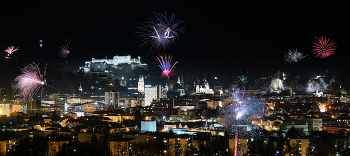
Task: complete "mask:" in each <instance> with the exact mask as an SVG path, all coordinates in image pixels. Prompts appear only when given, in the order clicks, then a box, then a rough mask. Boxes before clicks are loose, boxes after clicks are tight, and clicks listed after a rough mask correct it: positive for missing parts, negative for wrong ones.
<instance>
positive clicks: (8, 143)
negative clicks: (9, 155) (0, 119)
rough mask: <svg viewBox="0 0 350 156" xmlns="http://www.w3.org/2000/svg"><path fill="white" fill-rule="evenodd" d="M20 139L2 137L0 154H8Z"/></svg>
mask: <svg viewBox="0 0 350 156" xmlns="http://www.w3.org/2000/svg"><path fill="white" fill-rule="evenodd" d="M18 141H19V140H17V139H14V138H11V139H0V155H6V152H7V151H9V150H10V149H13V148H14V147H15V145H16V143H17V142H18Z"/></svg>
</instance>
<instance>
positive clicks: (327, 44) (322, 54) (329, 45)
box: [312, 36, 337, 58]
mask: <svg viewBox="0 0 350 156" xmlns="http://www.w3.org/2000/svg"><path fill="white" fill-rule="evenodd" d="M315 38H316V42H313V44H315V45H314V46H312V47H313V48H314V49H313V50H312V52H314V54H315V55H316V57H319V58H326V57H328V56H331V55H334V53H335V50H336V47H337V46H335V45H334V44H335V43H334V42H333V41H332V40H329V38H326V37H323V36H321V37H319V38H317V37H315Z"/></svg>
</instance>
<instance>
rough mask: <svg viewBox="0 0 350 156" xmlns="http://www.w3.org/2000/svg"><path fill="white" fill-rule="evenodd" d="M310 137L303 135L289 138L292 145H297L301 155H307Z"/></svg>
mask: <svg viewBox="0 0 350 156" xmlns="http://www.w3.org/2000/svg"><path fill="white" fill-rule="evenodd" d="M308 142H309V138H303V137H299V138H290V140H289V144H290V145H291V146H293V145H295V146H296V148H297V149H298V151H299V153H300V155H302V156H306V153H307V152H306V150H307V148H308V147H309V143H308Z"/></svg>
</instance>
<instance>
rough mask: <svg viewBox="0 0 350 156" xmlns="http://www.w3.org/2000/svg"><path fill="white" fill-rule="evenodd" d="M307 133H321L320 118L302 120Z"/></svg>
mask: <svg viewBox="0 0 350 156" xmlns="http://www.w3.org/2000/svg"><path fill="white" fill-rule="evenodd" d="M303 120H304V121H305V122H306V125H308V130H309V131H322V118H306V117H305V118H303Z"/></svg>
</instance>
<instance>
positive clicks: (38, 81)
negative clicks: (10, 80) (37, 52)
mask: <svg viewBox="0 0 350 156" xmlns="http://www.w3.org/2000/svg"><path fill="white" fill-rule="evenodd" d="M14 81H15V82H16V85H15V86H14V87H13V89H14V91H19V94H20V96H22V97H24V98H29V99H31V98H32V97H33V96H34V95H35V94H36V93H37V92H38V90H39V89H40V87H41V86H42V85H44V84H45V81H44V77H43V75H42V74H40V70H39V67H38V66H37V65H36V64H35V63H32V64H29V65H27V66H26V67H24V68H23V69H22V74H21V75H19V76H17V77H16V78H15V80H14Z"/></svg>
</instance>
